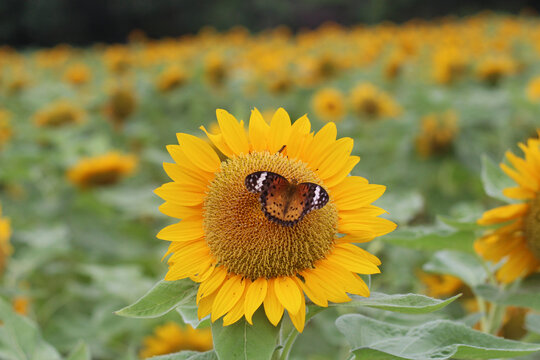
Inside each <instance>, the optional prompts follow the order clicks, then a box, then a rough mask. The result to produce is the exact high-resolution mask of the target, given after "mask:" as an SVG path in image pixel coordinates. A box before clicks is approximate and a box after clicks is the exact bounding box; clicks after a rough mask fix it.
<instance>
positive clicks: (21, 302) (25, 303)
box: [11, 295, 30, 315]
mask: <svg viewBox="0 0 540 360" xmlns="http://www.w3.org/2000/svg"><path fill="white" fill-rule="evenodd" d="M11 304H12V306H13V310H14V311H15V312H16V313H17V314H20V315H28V308H29V306H30V299H29V298H28V297H26V296H23V295H19V296H15V297H14V298H13V300H12V301H11Z"/></svg>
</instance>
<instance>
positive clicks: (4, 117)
mask: <svg viewBox="0 0 540 360" xmlns="http://www.w3.org/2000/svg"><path fill="white" fill-rule="evenodd" d="M10 120H11V113H10V112H9V111H7V110H4V109H0V149H1V148H2V146H3V145H4V144H5V143H7V142H8V140H9V139H10V138H11V136H12V135H13V129H12V127H11V123H10Z"/></svg>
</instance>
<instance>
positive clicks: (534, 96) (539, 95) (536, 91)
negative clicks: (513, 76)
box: [526, 76, 540, 102]
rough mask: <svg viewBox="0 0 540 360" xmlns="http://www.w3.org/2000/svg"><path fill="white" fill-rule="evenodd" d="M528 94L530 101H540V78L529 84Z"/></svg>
mask: <svg viewBox="0 0 540 360" xmlns="http://www.w3.org/2000/svg"><path fill="white" fill-rule="evenodd" d="M526 93H527V98H528V99H529V100H530V101H533V102H537V101H539V100H540V76H538V77H535V78H534V79H532V80H531V81H530V82H529V84H528V85H527V91H526Z"/></svg>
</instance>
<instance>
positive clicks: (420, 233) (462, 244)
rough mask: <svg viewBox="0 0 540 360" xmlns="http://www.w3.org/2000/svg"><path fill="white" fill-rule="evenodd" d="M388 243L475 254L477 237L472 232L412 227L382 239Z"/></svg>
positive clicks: (420, 248)
mask: <svg viewBox="0 0 540 360" xmlns="http://www.w3.org/2000/svg"><path fill="white" fill-rule="evenodd" d="M380 239H381V240H382V241H385V242H387V243H390V244H393V245H398V246H403V247H407V248H411V249H416V250H426V251H436V250H445V249H447V250H457V251H463V252H469V253H474V249H473V242H474V239H475V235H474V233H473V232H472V231H453V230H448V229H440V228H426V227H411V228H408V229H400V230H398V231H394V232H393V233H390V234H388V235H385V236H383V237H381V238H380Z"/></svg>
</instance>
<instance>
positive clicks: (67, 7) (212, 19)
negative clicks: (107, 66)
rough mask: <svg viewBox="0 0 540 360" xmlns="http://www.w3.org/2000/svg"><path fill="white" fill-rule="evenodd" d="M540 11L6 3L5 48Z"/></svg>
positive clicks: (394, 3) (306, 1) (213, 1)
mask: <svg viewBox="0 0 540 360" xmlns="http://www.w3.org/2000/svg"><path fill="white" fill-rule="evenodd" d="M538 9H540V4H538V1H534V0H516V1H504V0H486V1H467V0H456V1H439V2H434V1H429V0H381V1H377V0H363V1H349V0H300V1H294V2H293V1H287V0H276V1H272V2H268V1H262V0H254V1H241V0H228V1H223V0H210V1H204V2H196V1H186V0H160V1H145V0H131V1H129V0H97V1H91V2H88V1H79V0H77V1H70V0H48V1H47V0H32V1H24V0H23V1H20V0H3V1H2V2H1V3H0V24H1V25H0V42H2V43H4V44H8V45H13V46H50V45H55V44H58V43H69V44H73V45H88V44H91V43H94V42H106V43H110V42H122V41H125V39H126V38H127V36H128V34H129V33H130V32H131V31H132V30H134V29H140V30H142V31H144V32H145V33H146V34H148V36H149V37H152V38H162V37H167V36H180V35H185V34H193V33H196V32H198V31H199V30H200V29H201V28H203V27H205V26H212V27H214V28H216V29H217V30H219V31H223V30H227V29H230V28H231V27H233V26H238V25H240V26H244V27H246V28H247V29H249V30H251V31H261V30H264V29H267V28H272V27H276V26H279V25H286V26H287V27H289V28H290V29H292V30H299V29H302V28H314V27H317V26H319V25H320V24H322V23H323V22H325V21H334V22H337V23H339V24H342V25H349V26H350V25H355V24H358V23H365V24H375V23H378V22H382V21H394V22H398V23H401V22H404V21H407V20H411V19H433V18H436V17H441V16H448V15H454V16H464V15H470V14H474V13H478V12H480V11H484V10H492V11H503V12H509V13H514V14H515V13H518V12H521V11H526V12H535V11H537V10H538ZM164 19H166V21H164Z"/></svg>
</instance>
